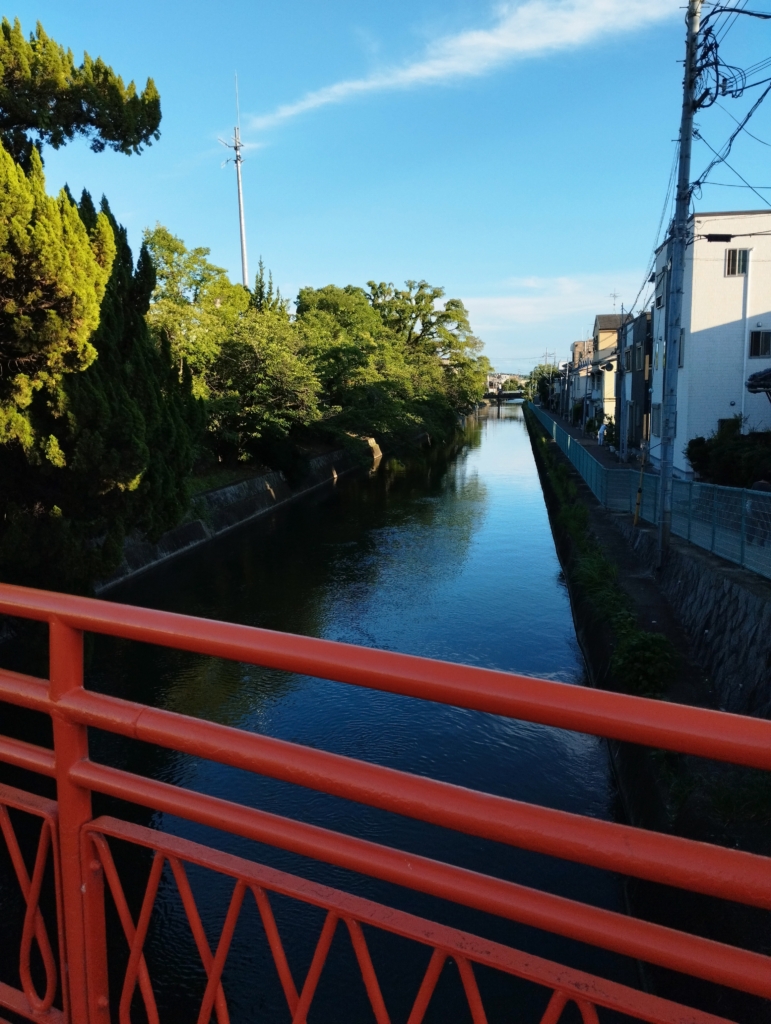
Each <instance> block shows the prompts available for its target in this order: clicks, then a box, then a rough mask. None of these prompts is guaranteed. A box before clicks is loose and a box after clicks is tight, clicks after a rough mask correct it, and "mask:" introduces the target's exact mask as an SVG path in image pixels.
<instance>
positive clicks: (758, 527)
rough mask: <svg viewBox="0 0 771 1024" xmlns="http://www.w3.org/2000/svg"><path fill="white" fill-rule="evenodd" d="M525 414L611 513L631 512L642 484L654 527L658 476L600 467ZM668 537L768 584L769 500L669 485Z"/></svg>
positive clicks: (732, 490) (547, 422)
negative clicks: (757, 577) (549, 439)
mask: <svg viewBox="0 0 771 1024" xmlns="http://www.w3.org/2000/svg"><path fill="white" fill-rule="evenodd" d="M528 408H529V409H530V410H531V411H532V412H533V413H534V414H535V416H536V417H537V419H538V421H539V423H540V424H541V426H542V427H543V428H544V430H546V431H547V433H549V434H550V435H551V437H552V438H553V439H554V441H555V442H556V443H557V446H558V447H559V448H560V449H561V450H562V451H563V452H564V453H565V455H567V457H568V458H569V459H570V461H571V462H572V463H573V465H574V466H575V468H576V469H577V470H578V472H579V473H580V474H581V476H582V477H583V479H584V481H585V482H586V483H587V485H588V486H589V488H590V490H591V491H592V493H593V494H594V496H595V498H597V500H598V501H599V502H601V503H602V504H603V505H605V506H606V508H609V509H611V510H612V511H614V512H630V513H632V512H634V510H635V504H636V501H637V488H638V487H639V486H640V483H642V501H641V517H642V518H643V519H644V520H645V521H646V522H649V523H653V524H655V523H657V522H658V507H659V504H658V493H659V476H658V474H657V473H643V474H642V481H641V480H640V470H639V468H638V469H625V468H619V469H611V468H609V467H607V466H603V465H602V463H600V462H598V461H597V459H595V458H594V456H593V455H592V454H591V453H590V452H589V451H588V450H587V449H586V447H584V445H582V444H581V443H580V442H579V441H577V440H576V439H575V438H574V437H572V436H571V435H570V434H569V433H568V432H567V431H566V430H564V429H563V428H562V427H561V426H560V425H559V424H558V423H557V421H556V420H555V419H553V418H552V417H551V416H550V415H549V414H548V413H546V412H545V411H544V410H543V409H541V408H539V407H538V406H535V405H532V404H530V405H529V406H528ZM672 533H674V534H675V536H677V537H682V538H683V539H684V540H687V541H690V543H691V544H695V545H697V547H700V548H704V549H705V550H706V551H710V552H712V553H713V554H715V555H719V556H720V557H721V558H725V559H727V560H728V561H729V562H735V563H736V564H737V565H741V566H743V567H744V568H746V569H751V570H752V571H753V572H756V573H758V574H759V575H761V576H766V577H768V578H771V494H768V493H765V492H763V491H752V490H744V489H742V488H740V487H720V486H718V485H717V484H705V483H700V482H698V481H691V480H674V481H673V482H672Z"/></svg>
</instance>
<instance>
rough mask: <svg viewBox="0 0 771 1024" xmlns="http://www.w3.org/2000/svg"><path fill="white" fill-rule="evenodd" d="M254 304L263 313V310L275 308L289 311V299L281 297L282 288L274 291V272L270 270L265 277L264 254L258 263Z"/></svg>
mask: <svg viewBox="0 0 771 1024" xmlns="http://www.w3.org/2000/svg"><path fill="white" fill-rule="evenodd" d="M252 305H253V306H254V308H255V309H257V310H259V312H260V313H261V312H262V311H263V310H267V309H273V310H282V311H283V312H286V311H287V301H286V300H285V299H283V298H282V297H281V289H280V288H276V290H275V292H274V291H273V274H272V273H271V271H268V277H267V280H266V278H265V264H264V263H263V262H262V256H260V261H259V263H258V265H257V275H256V277H255V279H254V291H253V292H252Z"/></svg>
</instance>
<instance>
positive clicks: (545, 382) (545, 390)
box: [525, 363, 559, 405]
mask: <svg viewBox="0 0 771 1024" xmlns="http://www.w3.org/2000/svg"><path fill="white" fill-rule="evenodd" d="M558 373H559V370H558V368H557V367H556V366H555V365H554V364H553V363H539V364H538V365H537V366H534V367H533V369H532V370H531V371H530V373H529V374H528V377H527V379H526V381H525V395H526V396H527V398H529V399H530V401H532V400H533V399H534V398H535V396H536V395H537V396H538V397H539V398H540V400H541V401H542V402H543V404H544V405H545V404H546V402H547V400H548V398H549V388H550V387H551V384H552V381H553V380H554V379H555V377H557V375H558Z"/></svg>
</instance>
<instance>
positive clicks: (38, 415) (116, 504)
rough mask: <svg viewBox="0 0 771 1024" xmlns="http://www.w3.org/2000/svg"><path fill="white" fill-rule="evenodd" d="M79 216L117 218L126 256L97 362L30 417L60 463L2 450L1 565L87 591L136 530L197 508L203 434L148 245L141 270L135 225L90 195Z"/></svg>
mask: <svg viewBox="0 0 771 1024" xmlns="http://www.w3.org/2000/svg"><path fill="white" fill-rule="evenodd" d="M76 212H78V213H79V219H80V221H81V224H82V226H83V229H84V231H86V232H91V233H93V232H94V230H95V228H96V226H97V225H99V224H106V225H107V227H108V229H109V232H110V237H111V238H112V239H113V249H114V251H115V258H114V261H113V263H112V271H111V274H110V278H109V281H108V282H107V285H106V290H105V293H104V298H103V300H102V304H101V320H100V323H99V326H98V328H97V329H96V331H95V332H94V333H93V334H92V335H91V337H90V342H89V343H90V345H91V348H92V349H93V354H94V358H93V360H92V361H91V363H90V365H89V366H88V367H87V368H86V369H85V370H82V371H81V372H78V373H71V374H68V375H66V376H63V377H62V378H61V379H60V381H59V386H58V389H57V392H56V394H55V400H54V401H47V402H41V401H39V400H36V401H34V402H33V403H32V405H31V408H30V417H29V422H30V425H31V428H32V430H33V432H34V435H35V436H36V437H41V438H46V439H47V443H48V444H49V446H50V447H51V448H52V450H54V451H55V452H56V458H55V459H53V458H47V459H44V460H38V462H37V463H33V462H31V461H30V460H29V459H26V458H24V452H23V451H22V449H21V446H20V445H6V446H0V473H2V474H3V478H4V479H8V480H10V481H13V486H12V487H10V488H9V489H8V490H7V491H6V492H5V493H4V495H3V496H2V497H1V498H0V506H2V511H3V513H4V516H5V519H4V522H5V530H4V531H3V532H2V534H0V571H1V572H2V577H3V578H5V579H13V580H18V581H19V582H25V583H36V584H42V585H45V586H51V587H57V588H67V589H71V588H74V589H80V590H86V589H88V587H89V585H90V583H91V582H92V581H93V580H94V579H98V578H100V577H104V576H105V575H106V574H108V573H109V572H110V571H111V570H112V569H113V568H114V567H115V565H116V564H117V562H118V561H119V559H120V557H121V553H122V548H123V540H124V537H125V536H126V534H127V533H129V532H131V531H132V530H135V529H136V530H140V531H142V532H143V533H145V534H147V535H149V536H151V537H157V536H158V535H159V534H160V533H161V532H162V531H163V530H165V529H168V528H169V527H171V526H173V525H174V524H175V523H176V522H177V521H178V520H179V518H180V516H181V515H182V513H183V512H184V510H185V508H186V505H187V490H186V483H187V479H188V477H189V474H190V469H191V465H192V461H193V458H194V454H195V444H196V438H197V437H198V436H199V435H200V433H201V431H202V429H203V422H202V410H201V408H200V404H199V403H197V402H195V400H194V399H193V398H192V395H191V389H190V375H189V373H183V376H182V380H180V377H179V374H178V372H177V370H176V368H174V367H173V366H172V361H171V353H170V350H169V346H168V343H165V344H161V345H160V346H159V345H156V343H155V340H154V339H153V338H152V336H151V334H150V330H149V328H148V326H147V323H146V320H145V314H146V312H147V308H148V306H149V302H150V296H151V294H152V292H153V289H154V287H155V272H154V269H153V265H152V261H151V260H150V258H149V255H148V253H147V251H146V250H145V249H144V247H143V248H142V251H141V252H140V255H139V259H138V261H137V264H136V268H135V267H134V264H133V259H132V254H131V250H130V248H129V246H128V242H127V239H126V232H125V229H124V228H122V227H121V226H120V225H118V224H117V222H116V221H115V219H114V217H113V215H112V213H111V211H110V209H109V206H108V204H107V202H106V201H105V200H103V201H102V207H101V211H100V212H99V213H97V211H96V210H95V208H94V205H93V202H92V200H91V197H90V196H89V195H88V193H85V192H84V194H83V197H82V199H81V202H80V207H79V210H76Z"/></svg>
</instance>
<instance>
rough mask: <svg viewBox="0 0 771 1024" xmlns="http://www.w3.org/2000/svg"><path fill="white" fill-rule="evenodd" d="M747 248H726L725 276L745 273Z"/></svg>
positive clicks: (736, 275) (747, 255)
mask: <svg viewBox="0 0 771 1024" xmlns="http://www.w3.org/2000/svg"><path fill="white" fill-rule="evenodd" d="M749 253H750V251H749V249H726V251H725V272H726V276H727V277H738V276H739V275H740V274H746V273H747V259H748V257H749Z"/></svg>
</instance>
